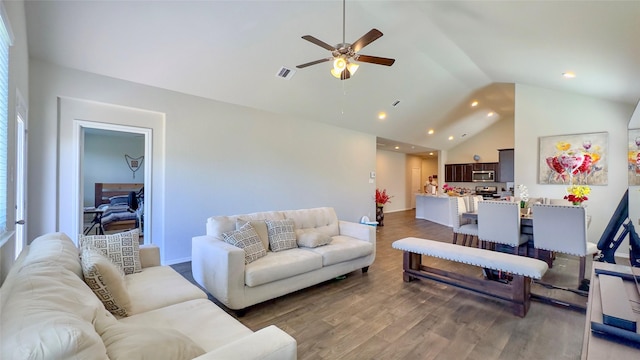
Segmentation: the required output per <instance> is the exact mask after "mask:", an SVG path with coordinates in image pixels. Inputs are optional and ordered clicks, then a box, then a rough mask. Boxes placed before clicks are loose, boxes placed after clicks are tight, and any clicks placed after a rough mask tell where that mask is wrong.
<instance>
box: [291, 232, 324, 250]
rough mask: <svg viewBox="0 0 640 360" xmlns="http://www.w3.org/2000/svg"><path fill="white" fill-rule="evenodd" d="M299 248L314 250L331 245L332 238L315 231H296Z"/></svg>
mask: <svg viewBox="0 0 640 360" xmlns="http://www.w3.org/2000/svg"><path fill="white" fill-rule="evenodd" d="M296 237H297V242H298V246H301V247H308V248H314V247H318V246H322V245H327V244H329V243H331V236H329V235H327V234H323V233H321V232H318V231H314V230H307V231H305V230H296Z"/></svg>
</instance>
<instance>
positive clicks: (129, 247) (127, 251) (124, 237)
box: [80, 229, 142, 275]
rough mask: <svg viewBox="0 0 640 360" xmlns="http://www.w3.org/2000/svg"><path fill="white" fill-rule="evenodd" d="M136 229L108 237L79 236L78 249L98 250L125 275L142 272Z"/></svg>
mask: <svg viewBox="0 0 640 360" xmlns="http://www.w3.org/2000/svg"><path fill="white" fill-rule="evenodd" d="M139 237H140V235H139V232H138V229H134V230H131V231H126V232H122V233H117V234H110V235H91V236H85V235H80V247H81V248H84V247H86V246H91V247H93V248H95V249H98V250H100V251H101V252H102V254H103V255H104V256H106V257H108V258H109V259H110V260H111V261H113V263H114V264H116V265H118V266H120V267H121V268H122V270H123V271H124V273H125V274H126V275H129V274H133V273H138V272H141V271H142V265H141V263H140V243H139V239H138V238H139Z"/></svg>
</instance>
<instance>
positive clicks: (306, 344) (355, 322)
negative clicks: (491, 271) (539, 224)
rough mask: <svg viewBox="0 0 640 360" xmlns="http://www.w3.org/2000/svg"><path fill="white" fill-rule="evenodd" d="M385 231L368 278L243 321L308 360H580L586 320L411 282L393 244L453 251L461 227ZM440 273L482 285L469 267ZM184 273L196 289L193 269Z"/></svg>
mask: <svg viewBox="0 0 640 360" xmlns="http://www.w3.org/2000/svg"><path fill="white" fill-rule="evenodd" d="M384 224H385V226H384V227H379V228H377V231H376V232H377V255H376V260H375V262H374V263H373V265H372V266H371V267H370V268H369V272H368V273H366V274H362V273H361V272H360V271H355V272H352V273H350V274H347V277H346V279H344V280H331V281H327V282H324V283H322V284H319V285H316V286H313V287H310V288H307V289H304V290H301V291H298V292H295V293H293V294H289V295H286V296H282V297H280V298H277V299H274V300H270V301H267V302H264V303H261V304H258V305H255V306H252V307H250V308H249V309H248V311H247V313H246V315H245V316H244V317H240V318H238V320H240V321H241V322H242V323H243V324H245V325H246V326H247V327H249V328H251V329H252V330H258V329H261V328H263V327H265V326H268V325H271V324H275V325H277V326H278V327H280V328H281V329H283V330H284V331H286V332H287V333H289V334H290V335H291V336H293V337H294V338H295V339H296V340H297V342H298V358H299V359H358V360H360V359H578V358H580V352H581V347H582V336H583V330H584V322H585V315H584V314H583V313H581V312H579V311H574V310H569V309H567V308H563V307H558V306H552V305H548V304H545V303H540V302H536V301H533V302H532V304H531V309H530V310H529V313H528V314H527V316H526V317H525V318H520V317H517V316H515V315H513V314H512V313H511V308H510V307H509V306H507V305H506V304H505V303H503V302H501V301H498V300H494V299H489V298H486V297H482V296H479V295H476V294H474V293H471V292H468V291H465V290H461V289H457V288H454V287H451V286H447V285H444V284H440V283H437V282H433V281H429V280H422V281H413V282H409V283H405V282H403V281H402V252H401V251H398V250H394V249H392V248H391V243H392V242H393V241H395V240H397V239H400V238H403V237H408V236H415V237H422V238H429V239H432V240H438V241H445V242H451V238H452V231H451V228H449V227H445V226H441V225H438V224H435V223H432V222H429V221H426V220H419V219H415V212H414V211H412V210H409V211H402V212H396V213H387V214H385V220H384ZM577 263H578V261H577V259H575V258H569V257H563V256H561V255H559V256H558V258H557V259H556V261H555V262H554V266H553V269H550V271H549V272H548V273H547V275H546V276H545V278H544V279H543V280H544V281H546V282H550V283H554V284H560V285H562V286H566V287H573V288H575V287H576V285H577ZM432 264H433V263H432ZM588 264H589V265H588V269H587V271H590V267H591V266H590V261H589V262H588ZM436 265H437V266H441V267H446V268H448V269H453V268H455V269H456V271H458V270H459V271H462V272H473V271H475V272H476V273H477V274H478V276H479V277H480V276H481V274H480V270H479V269H476V268H473V267H469V266H466V265H460V264H456V263H451V262H447V261H438V262H436ZM174 268H175V269H176V270H178V271H179V272H181V273H182V274H183V275H184V276H185V277H187V278H188V279H190V280H191V281H193V278H192V276H191V267H190V263H184V264H178V265H174ZM588 273H589V272H588ZM534 291H535V292H538V293H545V294H547V295H549V294H552V293H553V294H554V295H553V296H554V297H565V296H566V297H568V298H569V299H571V300H572V301H574V300H575V301H576V302H583V303H584V302H586V298H584V297H582V296H578V295H576V294H574V293H571V292H568V291H563V290H547V289H546V288H542V287H540V286H538V285H534ZM212 301H214V302H216V303H217V304H218V305H220V304H219V303H218V302H217V301H216V300H215V299H212ZM220 306H221V307H222V308H224V306H222V305H220ZM225 310H227V312H229V313H230V314H232V315H234V316H235V314H234V313H233V312H232V311H230V310H228V309H225Z"/></svg>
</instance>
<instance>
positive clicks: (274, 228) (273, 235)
mask: <svg viewBox="0 0 640 360" xmlns="http://www.w3.org/2000/svg"><path fill="white" fill-rule="evenodd" d="M265 222H266V223H267V232H268V233H269V247H270V248H271V251H273V252H277V251H282V250H287V249H293V248H297V247H298V244H297V243H296V232H295V230H294V223H293V220H292V219H285V220H265Z"/></svg>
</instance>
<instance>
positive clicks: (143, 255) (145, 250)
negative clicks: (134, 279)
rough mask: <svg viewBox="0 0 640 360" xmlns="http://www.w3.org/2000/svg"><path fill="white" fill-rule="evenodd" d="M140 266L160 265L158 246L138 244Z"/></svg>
mask: <svg viewBox="0 0 640 360" xmlns="http://www.w3.org/2000/svg"><path fill="white" fill-rule="evenodd" d="M140 263H141V264H142V268H143V269H144V268H147V267H152V266H160V248H159V247H158V246H156V245H140Z"/></svg>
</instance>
